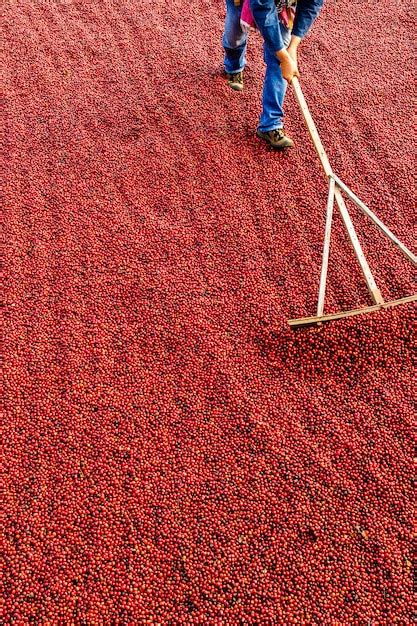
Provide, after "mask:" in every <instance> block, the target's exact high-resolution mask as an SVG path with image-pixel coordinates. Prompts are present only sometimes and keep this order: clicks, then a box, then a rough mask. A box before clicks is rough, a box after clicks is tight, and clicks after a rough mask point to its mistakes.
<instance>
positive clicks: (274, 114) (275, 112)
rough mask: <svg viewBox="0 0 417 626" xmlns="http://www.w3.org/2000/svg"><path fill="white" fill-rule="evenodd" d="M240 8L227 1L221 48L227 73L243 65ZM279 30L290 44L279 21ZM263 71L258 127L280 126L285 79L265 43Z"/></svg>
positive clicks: (276, 60)
mask: <svg viewBox="0 0 417 626" xmlns="http://www.w3.org/2000/svg"><path fill="white" fill-rule="evenodd" d="M241 11H242V7H241V6H238V7H235V5H234V2H233V0H226V20H225V23H224V33H223V39H222V43H223V48H224V53H225V56H224V69H225V71H226V72H227V73H228V74H235V73H237V72H241V71H242V70H243V69H244V67H245V65H246V47H247V42H248V35H247V33H245V32H244V31H242V29H241V27H240V13H241ZM280 26H281V33H282V37H283V40H284V43H285V45H286V46H288V44H289V43H290V39H291V32H290V31H289V30H288V29H286V28H285V27H284V26H283V25H282V24H280ZM264 61H265V63H266V73H265V79H264V86H263V92H262V114H261V118H260V120H259V126H258V128H259V130H260V131H262V132H263V133H266V132H267V131H269V130H274V129H276V128H282V127H283V125H284V108H283V107H284V98H285V92H286V90H287V81H286V80H285V79H284V78H283V77H282V73H281V66H280V64H279V61H278V59H277V57H276V56H275V54H274V53H273V52H271V50H269V48H268V47H267V46H266V45H265V43H264Z"/></svg>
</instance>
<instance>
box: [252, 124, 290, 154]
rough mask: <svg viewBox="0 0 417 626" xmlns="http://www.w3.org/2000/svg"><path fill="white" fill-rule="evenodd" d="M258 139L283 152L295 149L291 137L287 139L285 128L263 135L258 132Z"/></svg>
mask: <svg viewBox="0 0 417 626" xmlns="http://www.w3.org/2000/svg"><path fill="white" fill-rule="evenodd" d="M256 135H257V137H259V138H260V139H264V140H265V141H267V142H268V143H269V145H270V146H272V147H273V148H275V149H276V150H283V149H284V148H293V147H294V142H293V140H292V139H291V138H290V137H287V135H286V134H285V130H284V129H283V128H275V129H274V130H268V132H266V133H263V132H262V131H260V130H257V131H256Z"/></svg>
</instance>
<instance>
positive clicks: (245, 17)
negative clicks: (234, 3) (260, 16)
mask: <svg viewBox="0 0 417 626" xmlns="http://www.w3.org/2000/svg"><path fill="white" fill-rule="evenodd" d="M240 25H241V27H242V30H244V31H248V30H250V29H251V28H253V29H256V24H255V20H254V19H253V15H252V11H251V8H250V0H243V4H242V12H241V14H240Z"/></svg>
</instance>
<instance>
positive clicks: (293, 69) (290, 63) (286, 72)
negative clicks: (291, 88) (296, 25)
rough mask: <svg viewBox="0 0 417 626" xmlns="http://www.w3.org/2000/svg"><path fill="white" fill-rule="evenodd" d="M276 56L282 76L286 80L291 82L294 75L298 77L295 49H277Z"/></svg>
mask: <svg viewBox="0 0 417 626" xmlns="http://www.w3.org/2000/svg"><path fill="white" fill-rule="evenodd" d="M277 57H278V60H279V62H280V65H281V72H282V76H283V77H284V78H285V80H286V81H288V82H289V83H291V81H292V79H293V78H294V76H297V78H299V77H300V72H299V71H298V66H297V50H296V49H295V50H291V53H290V50H289V49H288V50H279V51H278V52H277Z"/></svg>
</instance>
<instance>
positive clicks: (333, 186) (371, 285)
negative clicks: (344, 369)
mask: <svg viewBox="0 0 417 626" xmlns="http://www.w3.org/2000/svg"><path fill="white" fill-rule="evenodd" d="M291 84H292V86H293V87H294V92H295V96H296V98H297V101H298V104H299V106H300V109H301V112H302V113H303V116H304V120H305V123H306V125H307V128H308V131H309V133H310V136H311V138H312V140H313V143H314V147H315V148H316V151H317V154H318V155H319V159H320V161H321V164H322V166H323V169H324V172H325V174H326V176H327V178H328V179H329V194H328V197H327V211H326V229H325V234H324V246H323V260H322V266H321V276H320V286H319V296H318V305H317V315H315V316H312V317H300V318H298V319H291V320H288V324H289V325H290V326H291V327H292V328H298V327H300V326H310V325H312V324H322V323H323V322H329V321H332V320H337V319H341V318H343V317H350V316H352V315H360V314H362V313H371V312H373V311H378V310H380V309H386V308H390V307H393V306H397V305H399V304H406V303H407V302H413V301H415V300H417V294H415V295H412V296H407V297H405V298H400V299H399V300H390V301H385V300H384V299H383V297H382V295H381V292H380V291H379V289H378V287H377V285H376V282H375V279H374V277H373V275H372V272H371V270H370V268H369V265H368V262H367V260H366V258H365V255H364V253H363V250H362V247H361V245H360V243H359V239H358V236H357V234H356V230H355V227H354V226H353V223H352V220H351V217H350V215H349V212H348V210H347V208H346V204H345V201H344V198H343V195H342V192H343V193H345V194H346V196H347V197H348V198H349V199H350V200H352V201H353V202H354V203H355V205H356V206H357V207H358V208H359V209H360V210H361V211H362V212H363V213H364V214H365V215H367V216H368V217H369V218H370V219H371V220H372V221H373V223H374V224H375V225H376V226H377V227H378V228H379V229H380V231H381V232H382V233H383V234H384V235H385V236H386V237H388V239H390V240H391V241H392V242H393V243H394V244H395V245H396V246H397V247H398V248H399V249H400V251H401V252H402V253H403V254H404V256H405V257H407V259H408V260H409V261H411V263H412V264H413V265H414V266H416V265H417V257H416V256H415V255H414V254H413V253H412V252H410V250H408V248H406V246H405V245H404V244H403V243H401V241H400V240H399V239H398V238H397V237H396V236H395V235H394V234H393V233H392V232H391V231H390V230H389V229H388V228H387V227H386V226H385V224H384V223H383V222H381V220H380V219H379V218H378V217H377V216H376V215H375V213H373V212H372V211H371V209H369V207H367V206H366V205H365V204H364V203H363V202H362V200H360V199H359V198H358V197H357V196H356V195H355V194H354V193H353V191H352V190H351V189H350V188H349V187H348V186H347V185H345V183H344V182H343V181H342V180H340V178H338V176H336V174H335V173H334V172H333V170H332V167H331V165H330V162H329V159H328V158H327V154H326V152H325V150H324V147H323V144H322V143H321V139H320V137H319V134H318V131H317V128H316V125H315V123H314V121H313V118H312V117H311V113H310V111H309V109H308V106H307V103H306V101H305V98H304V94H303V92H302V90H301V86H300V83H299V81H298V78H296V77H294V78H293V80H292V83H291ZM335 200H336V204H337V206H338V208H339V211H340V214H341V216H342V220H343V223H344V225H345V227H346V230H347V232H348V235H349V239H350V241H351V244H352V247H353V250H354V253H355V255H356V258H357V259H358V262H359V265H360V267H361V270H362V273H363V276H364V279H365V282H366V284H367V287H368V290H369V293H370V295H371V298H372V301H373V303H374V304H373V305H372V306H368V307H363V308H361V309H351V310H349V311H339V312H338V313H330V314H327V315H325V314H324V299H325V295H326V282H327V267H328V263H329V252H330V239H331V229H332V220H333V206H334V201H335Z"/></svg>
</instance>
